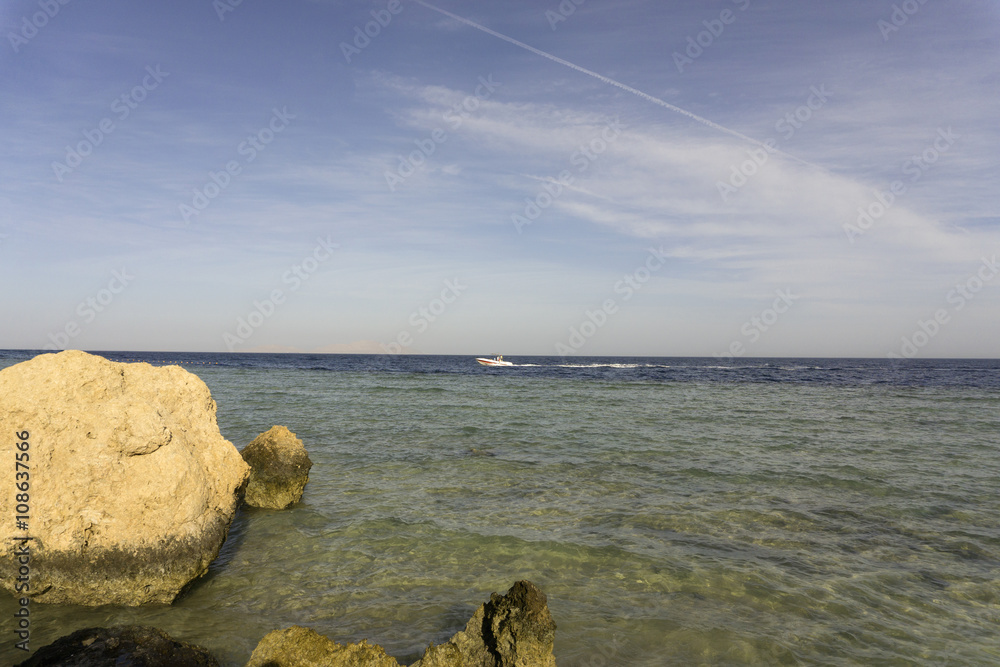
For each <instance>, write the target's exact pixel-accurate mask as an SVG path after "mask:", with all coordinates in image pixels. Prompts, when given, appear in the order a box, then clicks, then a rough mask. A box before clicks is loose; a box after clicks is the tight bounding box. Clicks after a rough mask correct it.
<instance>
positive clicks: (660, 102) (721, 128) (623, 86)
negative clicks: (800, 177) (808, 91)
mask: <svg viewBox="0 0 1000 667" xmlns="http://www.w3.org/2000/svg"><path fill="white" fill-rule="evenodd" d="M413 2H415V3H417V4H418V5H423V6H424V7H426V8H427V9H431V10H433V11H435V12H438V13H440V14H444V15H445V16H447V17H449V18H453V19H455V20H456V21H460V22H461V23H464V24H465V25H467V26H471V27H473V28H475V29H476V30H482V31H483V32H485V33H486V34H488V35H493V36H494V37H498V38H500V39H502V40H503V41H505V42H509V43H511V44H513V45H515V46H519V47H521V48H522V49H526V50H528V51H531V52H532V53H534V54H536V55H539V56H542V57H543V58H548V59H549V60H551V61H553V62H557V63H559V64H560V65H565V66H566V67H569V68H570V69H574V70H576V71H577V72H581V73H583V74H586V75H587V76H592V77H594V78H595V79H597V80H599V81H603V82H604V83H607V84H609V85H612V86H617V87H618V88H621V89H622V90H624V91H627V92H630V93H632V94H633V95H637V96H639V97H641V98H642V99H644V100H647V101H649V102H652V103H653V104H657V105H659V106H661V107H663V108H665V109H670V110H671V111H673V112H674V113H679V114H681V115H682V116H687V117H688V118H690V119H692V120H694V121H697V122H699V123H701V124H702V125H707V126H708V127H710V128H712V129H713V130H718V131H719V132H725V133H726V134H730V135H732V136H734V137H738V138H740V139H742V140H743V141H748V142H750V143H751V144H754V145H755V146H760V147H761V148H763V149H764V150H766V151H769V152H771V151H773V152H775V153H778V154H779V155H784V156H785V157H787V158H789V159H791V160H795V161H796V162H799V163H801V164H804V165H806V166H807V167H815V168H816V169H823V167H820V166H819V165H815V164H813V163H811V162H806V161H805V160H803V159H802V158H797V157H795V156H794V155H791V154H789V153H786V152H785V151H782V150H779V149H777V148H772V147H769V146H768V145H767V144H765V143H764V142H763V141H758V140H756V139H754V138H753V137H748V136H747V135H745V134H741V133H739V132H737V131H736V130H730V129H729V128H728V127H725V126H723V125H719V124H718V123H716V122H714V121H711V120H709V119H707V118H702V117H701V116H699V115H698V114H694V113H691V112H690V111H688V110H687V109H682V108H680V107H679V106H675V105H673V104H671V103H670V102H665V101H663V100H661V99H660V98H658V97H653V96H652V95H650V94H649V93H644V92H642V91H641V90H638V89H636V88H633V87H632V86H629V85H626V84H624V83H621V82H620V81H615V80H614V79H612V78H610V77H607V76H604V75H603V74H598V73H597V72H594V71H592V70H589V69H587V68H586V67H580V66H579V65H574V64H573V63H571V62H569V61H568V60H563V59H562V58H560V57H558V56H554V55H552V54H551V53H546V52H545V51H542V50H541V49H536V48H535V47H533V46H529V45H528V44H525V43H524V42H519V41H517V40H516V39H514V38H513V37H508V36H507V35H504V34H501V33H499V32H497V31H496V30H490V29H489V28H487V27H486V26H484V25H480V24H478V23H476V22H475V21H470V20H469V19H467V18H463V17H461V16H458V15H457V14H452V13H451V12H449V11H447V10H444V9H441V8H440V7H435V6H434V5H432V4H430V3H429V2H424V0H413ZM824 171H825V170H824Z"/></svg>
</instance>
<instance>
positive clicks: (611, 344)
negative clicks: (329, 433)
mask: <svg viewBox="0 0 1000 667" xmlns="http://www.w3.org/2000/svg"><path fill="white" fill-rule="evenodd" d="M577 2H579V4H577ZM46 12H47V13H46ZM477 26H479V27H477ZM0 27H2V35H3V37H4V39H3V43H2V44H0V91H2V94H0V147H2V149H0V275H2V280H3V285H4V286H5V289H4V294H3V297H2V299H3V319H4V323H3V327H2V328H0V347H3V348H26V349H39V348H43V347H45V346H46V345H48V346H49V347H50V348H53V347H57V348H63V347H72V348H81V349H91V350H181V351H184V350H189V351H194V350H202V351H216V350H217V351H226V350H233V351H254V350H289V351H291V350H301V351H328V352H340V351H359V352H379V351H389V352H395V351H399V350H402V351H417V352H425V353H441V354H483V353H496V352H501V353H504V354H507V355H518V354H524V355H527V354H565V355H567V356H570V355H666V356H673V355H678V356H688V355H692V356H711V355H725V354H732V355H735V356H867V357H885V356H886V355H888V354H890V353H892V354H897V355H900V356H907V357H911V356H912V357H961V356H979V357H1000V336H998V335H997V331H998V330H1000V290H998V289H997V287H998V286H1000V277H997V276H996V274H997V272H998V269H997V268H996V267H995V262H996V257H997V255H998V254H1000V210H998V198H1000V195H998V192H1000V190H998V188H997V176H998V173H1000V170H998V166H1000V141H998V139H1000V123H998V122H997V119H998V118H1000V95H998V93H1000V48H998V47H1000V9H998V5H997V4H996V3H995V2H987V1H985V0H984V1H981V2H977V1H967V2H946V1H944V0H925V1H924V2H922V3H921V2H920V1H919V0H908V2H903V3H899V2H897V3H893V2H882V1H871V2H836V3H834V2H792V1H790V0H789V1H783V2H776V1H765V0H735V1H733V0H720V1H717V2H670V3H665V2H660V1H653V0H650V1H645V0H631V1H623V2H599V1H598V0H585V1H581V0H575V1H574V0H564V1H563V2H562V3H561V4H560V2H557V1H552V2H544V1H532V2H518V1H511V2H504V3H502V4H501V3H486V2H464V3H459V2H456V1H455V0H436V1H435V2H433V3H427V2H417V1H416V0H400V1H399V2H395V1H394V2H389V1H388V0H386V1H382V0H377V1H375V2H339V1H335V0H330V1H319V0H314V1H305V0H303V1H297V0H289V1H287V2H281V3H277V2H270V3H268V2H263V1H262V0H243V1H242V2H240V3H239V4H235V0H218V1H217V2H215V3H213V2H210V1H209V0H204V1H201V2H190V1H182V2H177V3H170V4H169V5H167V4H165V3H153V2H82V1H80V0H70V1H69V2H66V4H61V3H60V2H59V0H42V1H41V2H39V0H34V1H32V2H28V1H23V0H15V1H10V2H5V3H4V4H3V5H2V8H0ZM366 31H367V33H368V34H365V33H366Z"/></svg>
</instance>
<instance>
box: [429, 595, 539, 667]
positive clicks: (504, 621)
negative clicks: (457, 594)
mask: <svg viewBox="0 0 1000 667" xmlns="http://www.w3.org/2000/svg"><path fill="white" fill-rule="evenodd" d="M555 636H556V624H555V621H553V620H552V615H551V614H550V613H549V607H548V603H547V600H546V597H545V593H543V592H542V591H541V590H539V588H538V587H537V586H535V585H534V584H533V583H531V582H530V581H523V580H522V581H518V582H516V583H515V584H514V585H513V586H511V587H510V590H509V591H507V594H506V595H500V594H499V593H493V594H492V595H491V596H490V601H489V602H487V603H485V604H482V605H480V607H479V609H477V610H476V613H475V614H473V615H472V618H471V619H469V622H468V624H467V625H466V626H465V630H462V631H461V632H458V633H456V634H455V635H454V636H453V637H452V638H451V639H449V640H448V641H447V642H446V643H444V644H440V645H438V646H434V645H431V646H430V647H429V648H428V649H427V650H426V651H425V652H424V655H423V657H422V658H421V659H420V660H418V661H417V662H415V663H413V665H412V666H411V667H555V664H556V659H555V656H553V654H552V648H553V645H554V644H555Z"/></svg>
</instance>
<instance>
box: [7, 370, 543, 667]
mask: <svg viewBox="0 0 1000 667" xmlns="http://www.w3.org/2000/svg"><path fill="white" fill-rule="evenodd" d="M0 405H2V406H3V410H2V412H0V432H4V433H16V434H17V438H18V440H21V439H23V440H24V441H23V442H20V443H19V444H17V443H16V442H15V441H12V440H10V439H4V440H3V441H2V443H0V452H2V453H3V455H4V456H5V457H9V458H14V456H15V454H16V453H17V452H16V449H20V451H21V452H22V453H23V454H22V455H21V456H20V458H19V461H20V460H23V461H24V463H23V466H24V468H25V470H24V475H23V476H24V480H23V485H24V487H25V492H24V494H23V495H18V496H16V497H15V496H14V494H9V495H10V496H11V497H8V495H7V494H0V512H2V516H3V519H2V521H0V540H3V542H4V543H9V542H18V541H20V543H24V544H27V545H29V547H30V558H28V560H29V562H30V568H29V570H30V576H29V577H25V576H20V577H19V575H18V573H19V572H20V573H21V574H22V575H23V573H24V572H25V567H27V566H26V565H25V564H24V560H25V557H21V560H20V561H19V560H18V557H17V556H16V555H15V553H14V551H12V550H7V551H5V552H4V554H3V557H2V558H0V580H2V585H3V587H4V588H6V589H7V590H8V591H9V592H11V593H12V594H13V595H14V596H15V597H16V598H19V599H20V601H21V605H22V607H25V608H26V607H27V606H28V604H29V602H30V603H49V604H77V605H89V606H97V605H106V604H114V605H123V606H139V605H147V604H169V603H171V602H173V601H174V600H175V599H176V598H177V596H178V595H179V594H180V593H181V591H182V590H183V589H184V588H185V587H187V586H189V585H190V584H191V583H192V582H194V581H196V580H197V579H199V578H200V577H201V576H202V575H204V574H205V573H206V572H207V571H208V567H209V565H210V564H211V562H212V561H213V560H214V559H215V558H216V557H217V556H218V554H219V550H220V549H221V547H222V544H223V542H224V541H225V539H226V536H227V534H228V531H229V527H230V525H231V524H232V521H233V518H234V516H235V514H236V512H237V511H238V508H239V507H240V505H241V504H244V503H245V504H246V505H248V506H252V507H260V508H268V509H274V510H280V509H284V508H287V507H290V506H291V505H293V504H295V503H296V502H298V501H299V500H300V499H301V497H302V493H303V490H304V488H305V485H306V484H307V483H308V481H309V471H310V469H311V467H312V461H311V460H310V459H309V456H308V453H307V451H306V449H305V446H304V444H303V443H302V441H301V440H299V439H298V438H297V437H296V436H295V434H294V433H292V432H291V431H290V430H289V429H288V428H286V427H284V426H274V427H272V428H271V429H269V430H268V431H266V432H264V433H262V434H260V435H259V436H258V437H257V438H255V439H254V440H253V441H252V442H251V443H250V444H248V445H247V446H246V447H245V448H244V449H243V451H242V452H239V451H237V449H236V447H235V446H233V444H232V443H230V442H229V441H228V440H226V439H225V438H223V436H222V434H221V433H220V432H219V428H218V423H217V420H216V404H215V401H214V400H213V399H212V397H211V394H210V392H209V390H208V387H207V385H205V383H204V382H202V381H201V379H200V378H198V377H197V376H195V375H193V374H191V373H189V372H188V371H186V370H184V369H182V368H180V367H178V366H164V367H154V366H151V365H149V364H146V363H116V362H111V361H108V360H106V359H104V358H103V357H99V356H95V355H90V354H87V353H84V352H80V351H66V352H61V353H58V354H44V355H39V356H38V357H35V358H34V359H31V360H29V361H26V362H23V363H20V364H16V365H14V366H11V367H8V368H5V369H3V370H2V371H0ZM29 450H30V451H29ZM32 471H34V476H32ZM29 491H30V493H29ZM22 500H23V501H24V502H21V501H22ZM15 502H16V503H17V504H16V506H15ZM25 509H30V513H29V512H27V511H24V512H23V515H24V520H23V521H22V520H21V518H20V517H19V518H18V521H16V522H15V521H14V517H15V515H17V514H18V513H21V512H22V510H25ZM554 637H555V622H554V621H553V620H552V617H551V614H550V613H549V610H548V606H547V601H546V598H545V594H544V593H542V591H541V590H539V589H538V587H537V586H535V585H534V584H532V583H531V582H529V581H518V582H516V583H515V584H514V585H513V586H512V587H511V588H510V590H508V592H507V593H506V594H505V595H500V594H498V593H493V594H492V595H491V597H490V600H489V601H488V602H485V603H484V604H482V605H480V607H479V608H478V609H477V611H476V612H475V614H474V615H473V616H472V618H471V619H470V620H469V622H468V624H467V625H466V627H465V629H463V630H461V631H459V632H457V633H456V634H455V635H454V636H453V637H452V638H451V639H450V640H449V641H447V642H446V643H444V644H441V645H438V646H434V645H431V646H429V647H428V648H427V650H426V651H425V652H424V654H423V657H422V658H421V659H420V660H419V661H417V662H416V663H414V664H413V666H412V667H449V666H452V665H454V666H458V665H462V666H465V667H470V666H479V665H482V666H483V667H501V666H503V667H506V666H508V665H509V666H512V667H513V666H515V665H516V666H519V667H527V666H535V665H538V666H539V667H550V666H554V665H555V658H554V657H553V655H552V648H553V642H554ZM21 664H22V665H26V666H27V665H31V666H41V665H77V666H81V667H83V666H89V665H137V666H139V665H142V666H149V667H153V666H158V665H164V666H166V665H178V666H181V667H183V666H185V665H217V664H218V662H217V661H216V660H215V658H213V657H212V656H211V655H210V654H209V653H208V652H207V651H206V650H205V649H202V648H200V647H197V646H192V645H190V644H186V643H184V642H182V641H177V640H175V639H173V638H171V637H169V636H168V635H166V634H165V633H163V632H162V631H161V630H158V629H156V628H150V627H145V626H115V627H112V628H87V629H83V630H78V631H76V632H74V633H72V634H69V635H66V636H64V637H62V638H60V639H58V640H56V641H55V642H53V643H51V644H49V645H48V646H45V647H42V648H40V649H38V650H37V651H36V652H35V653H34V655H32V656H31V657H30V658H29V659H28V660H26V661H25V662H22V663H21ZM313 665H316V666H317V667H318V666H319V665H334V666H336V665H355V666H367V665H372V666H377V667H382V666H385V665H392V666H396V667H399V663H398V662H397V661H396V660H395V659H394V658H392V657H390V656H388V655H387V654H386V653H385V651H384V650H383V649H382V648H381V647H380V646H377V645H372V644H368V643H367V642H366V641H363V642H361V643H360V644H346V645H342V644H338V643H336V642H334V641H332V640H330V639H328V638H326V637H323V636H322V635H319V634H318V633H316V632H314V631H313V630H311V629H309V628H303V627H300V626H292V627H290V628H285V629H282V630H275V631H274V632H271V633H269V634H268V635H266V636H265V637H264V638H262V639H261V641H260V643H259V644H258V646H257V648H256V649H255V650H254V652H253V654H252V656H251V658H250V661H249V662H248V663H247V667H284V666H288V667H293V666H302V667H311V666H313Z"/></svg>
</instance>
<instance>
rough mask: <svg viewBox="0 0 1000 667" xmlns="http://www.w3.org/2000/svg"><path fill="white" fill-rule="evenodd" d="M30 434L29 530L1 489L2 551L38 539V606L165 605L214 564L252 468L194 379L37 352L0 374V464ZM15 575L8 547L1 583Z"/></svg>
mask: <svg viewBox="0 0 1000 667" xmlns="http://www.w3.org/2000/svg"><path fill="white" fill-rule="evenodd" d="M24 432H26V440H25V441H26V442H27V443H28V445H27V446H26V447H24V448H25V449H27V451H26V452H23V453H24V454H27V458H28V460H27V461H26V465H27V466H29V469H28V470H27V471H26V472H27V473H29V476H28V477H27V479H26V481H28V491H27V492H26V493H27V494H28V502H27V503H26V504H27V505H28V506H29V508H30V512H29V513H28V515H29V517H30V518H29V519H27V520H26V523H27V526H28V528H27V530H25V529H23V528H20V527H18V526H17V525H16V523H15V521H13V519H14V516H15V514H16V512H15V502H20V501H18V500H16V496H15V494H14V493H13V492H11V493H7V492H5V493H2V494H0V517H3V519H2V520H0V544H4V545H11V544H14V542H12V538H14V537H23V536H31V537H32V538H33V539H32V540H31V541H30V542H29V545H30V550H31V563H30V568H31V574H30V577H31V579H30V586H31V588H30V590H29V591H27V595H29V596H31V597H32V598H33V599H34V601H36V602H50V603H68V604H83V605H102V604H119V605H139V604H145V603H169V602H171V601H172V600H173V599H174V598H175V597H176V596H177V594H178V593H179V592H180V590H181V589H182V588H183V587H184V586H185V585H186V584H187V583H188V582H190V581H191V580H193V579H195V578H196V577H199V576H201V575H202V574H204V573H205V572H206V571H207V570H208V566H209V563H211V562H212V560H214V559H215V557H216V556H217V555H218V553H219V549H220V547H221V546H222V542H223V541H224V540H225V538H226V533H227V532H228V530H229V525H230V523H231V521H232V519H233V515H234V513H235V511H236V504H237V493H236V492H237V490H238V489H239V488H240V487H241V486H242V485H243V483H244V481H245V480H246V478H247V476H248V475H249V466H247V464H246V463H244V462H243V459H241V458H240V454H239V452H238V451H237V450H236V448H235V447H234V446H233V445H232V443H230V442H229V441H228V440H226V439H225V438H223V437H222V434H221V433H220V432H219V427H218V424H217V422H216V405H215V401H213V400H212V396H211V393H210V392H209V390H208V387H207V386H206V385H205V383H204V382H202V381H201V380H200V379H199V378H198V377H196V376H195V375H192V374H191V373H189V372H188V371H186V370H184V369H182V368H180V367H179V366H166V367H162V368H154V367H153V366H150V365H149V364H145V363H138V364H123V363H114V362H111V361H108V360H106V359H104V358H102V357H98V356H93V355H90V354H86V353H84V352H79V351H67V352H61V353H59V354H43V355H39V356H37V357H35V358H34V359H31V360H29V361H26V362H23V363H20V364H16V365H14V366H10V367H8V368H5V369H3V370H2V371H0V433H3V434H4V436H3V437H2V438H0V458H2V459H3V460H6V461H10V462H11V463H12V467H13V462H14V454H15V451H16V447H17V446H18V444H17V443H19V442H20V441H19V440H15V439H14V437H13V435H14V434H15V433H20V434H21V435H22V436H24V435H25V433H24ZM11 481H12V482H13V481H14V480H13V479H11ZM11 486H13V484H11ZM11 491H13V489H11ZM17 567H18V564H17V562H16V559H15V556H14V549H12V548H8V547H7V546H5V547H4V549H3V552H2V554H0V583H2V585H3V587H4V588H7V589H8V590H12V591H13V589H14V586H15V576H14V574H15V572H16V571H17ZM24 594H25V593H24V592H21V593H19V595H24Z"/></svg>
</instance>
